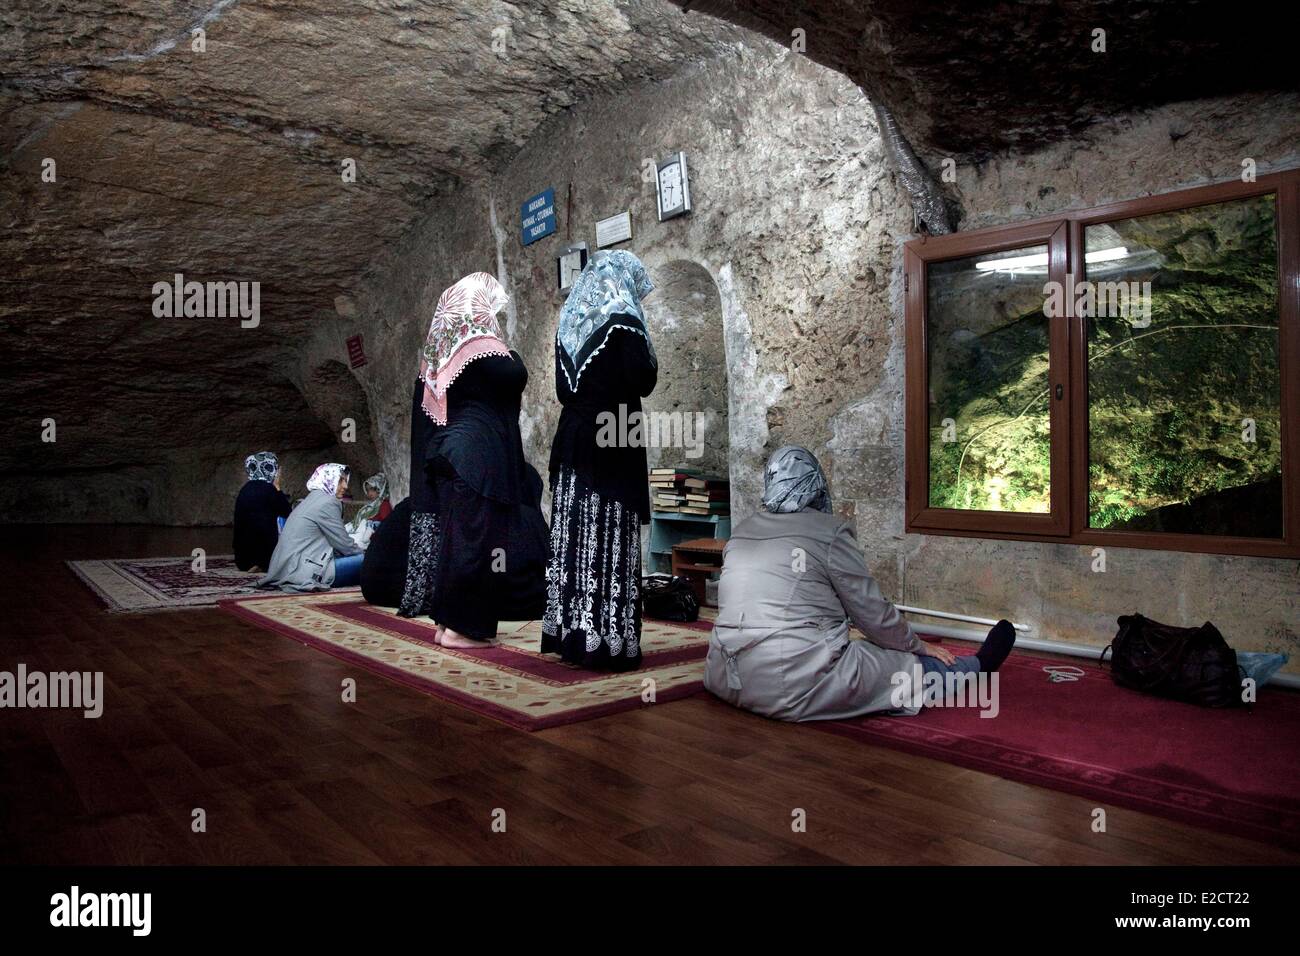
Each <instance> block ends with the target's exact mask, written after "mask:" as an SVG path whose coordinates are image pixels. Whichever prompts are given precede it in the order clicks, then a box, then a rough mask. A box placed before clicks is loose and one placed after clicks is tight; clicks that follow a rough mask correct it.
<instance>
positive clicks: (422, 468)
mask: <svg viewBox="0 0 1300 956" xmlns="http://www.w3.org/2000/svg"><path fill="white" fill-rule="evenodd" d="M507 301H508V296H507V295H506V292H505V289H503V288H502V287H501V284H500V283H499V282H497V280H496V279H495V278H494V277H493V276H491V275H488V274H487V273H486V272H475V273H473V274H471V275H468V276H465V277H464V278H463V279H461V280H460V281H459V282H457V283H456V284H455V285H453V286H452V287H451V288H449V289H447V290H446V291H445V292H443V294H442V296H441V297H440V298H439V300H438V305H437V307H436V308H435V310H434V315H433V322H432V324H431V326H430V328H429V334H428V337H427V339H426V341H425V346H424V351H423V353H422V358H421V363H420V379H419V381H418V382H417V383H416V391H415V396H414V401H413V408H412V410H411V415H412V422H411V523H410V538H409V543H408V562H407V572H406V587H405V589H404V593H403V598H402V603H401V605H400V607H399V612H398V613H399V614H402V615H403V616H407V617H413V616H416V615H418V614H427V615H429V616H430V617H431V618H433V619H434V620H435V621H437V622H438V625H439V627H438V630H437V631H436V634H435V640H436V641H437V642H438V643H439V644H442V645H443V646H446V647H462V648H464V647H479V646H482V645H483V644H484V643H487V642H490V641H492V640H493V639H494V638H495V637H496V632H497V624H498V621H499V614H500V613H501V612H502V610H503V608H504V607H505V606H506V605H507V603H513V602H506V601H503V600H502V597H503V595H502V591H503V589H505V588H506V587H507V581H514V582H515V586H516V590H517V589H518V588H521V587H522V588H523V589H524V590H528V588H527V587H524V585H522V584H520V583H519V582H518V581H517V580H515V579H514V577H513V574H514V572H518V571H520V570H521V568H522V569H524V570H526V569H527V567H528V566H529V565H530V562H529V559H528V556H527V555H526V554H524V553H523V551H522V550H521V549H520V548H517V547H515V542H514V541H513V540H512V537H511V523H512V521H513V519H514V516H515V514H516V512H517V511H518V508H519V505H520V503H521V502H522V501H524V500H525V499H526V498H527V497H528V494H529V481H528V470H527V465H526V463H525V461H524V448H523V440H522V438H521V436H520V433H519V409H520V402H521V398H522V395H523V391H524V387H525V386H526V385H527V384H528V370H527V369H526V368H524V363H523V360H522V359H521V358H520V357H519V354H518V353H517V352H514V351H512V350H511V349H510V347H509V346H508V345H507V344H506V342H505V340H504V338H503V337H502V332H501V325H500V322H499V321H498V319H497V314H498V313H499V312H500V311H501V309H502V308H503V307H504V306H505V304H506V302H507ZM531 566H532V567H533V568H534V569H535V573H534V574H533V575H532V576H533V577H535V578H536V582H535V585H534V586H533V588H532V589H533V590H535V591H536V592H537V594H538V595H540V593H541V581H542V570H541V564H540V562H539V561H537V560H536V559H533V560H532V562H531ZM512 596H513V595H512Z"/></svg>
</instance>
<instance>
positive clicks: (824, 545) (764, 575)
mask: <svg viewBox="0 0 1300 956" xmlns="http://www.w3.org/2000/svg"><path fill="white" fill-rule="evenodd" d="M850 624H852V625H853V626H855V627H856V628H857V629H858V630H859V631H861V632H862V634H863V636H864V637H865V638H866V640H850V639H849V625H850ZM1014 642H1015V630H1014V629H1013V628H1012V626H1011V624H1010V623H1008V622H1007V621H1000V622H998V624H997V625H996V626H995V627H994V628H993V630H992V631H990V632H989V636H988V638H987V639H986V640H985V642H984V645H983V646H982V647H981V648H980V650H979V653H978V654H974V655H971V656H968V657H954V656H953V655H952V654H951V653H949V652H948V651H947V650H945V649H944V648H942V647H939V646H936V645H930V644H927V643H925V642H924V641H922V640H920V639H919V638H918V637H917V636H916V634H915V633H913V631H912V628H911V626H910V625H909V624H908V623H907V622H906V621H905V620H903V616H902V615H901V614H900V613H899V611H898V609H897V608H896V607H894V605H893V604H891V603H890V602H889V601H888V600H886V599H885V598H884V597H883V596H882V595H881V593H880V587H879V586H878V585H877V584H876V581H875V579H874V578H873V577H872V576H871V571H870V570H869V569H868V568H867V563H866V561H865V560H864V559H863V556H862V552H861V551H860V550H859V549H858V545H857V540H856V538H855V537H854V534H853V528H852V525H851V524H850V523H849V522H848V521H846V520H845V519H843V518H841V517H839V516H838V515H835V514H834V513H833V512H832V510H831V498H830V491H829V489H828V488H827V485H826V476H825V475H824V474H823V472H822V468H821V465H820V464H819V463H818V461H817V459H816V457H815V456H814V455H813V453H812V452H810V451H808V449H806V448H800V447H798V446H795V445H787V446H785V447H784V448H779V449H777V450H776V451H775V452H773V453H772V457H771V458H769V459H768V462H767V467H766V469H765V470H764V473H763V510H762V511H760V512H758V513H757V514H755V515H753V516H752V517H750V518H747V519H745V520H744V521H742V522H741V523H740V524H739V525H738V526H737V527H736V528H735V529H733V531H732V533H731V537H730V538H729V539H728V541H727V544H726V547H725V548H724V549H723V552H722V574H721V577H720V578H719V581H718V617H717V620H716V622H715V623H714V628H713V634H712V635H711V637H710V639H709V653H708V658H707V660H706V664H705V673H704V686H705V687H706V688H707V689H708V690H709V691H711V692H712V693H714V694H716V695H717V696H718V697H720V698H722V699H723V700H724V701H726V702H727V703H729V704H733V705H735V706H737V707H742V708H744V709H745V710H752V711H754V712H755V713H758V714H763V715H764V716H767V717H775V718H777V719H779V720H841V719H844V718H848V717H858V716H861V715H863V714H871V713H876V712H891V713H903V714H915V713H917V712H918V711H919V709H920V707H919V704H918V702H919V701H920V700H922V699H923V694H922V690H921V688H919V687H915V686H914V684H915V680H914V679H915V676H916V674H917V673H918V671H920V672H922V673H929V672H931V671H939V672H946V671H957V672H968V673H975V672H978V671H995V670H997V669H998V667H999V666H1000V665H1001V664H1002V661H1003V660H1004V659H1005V658H1006V656H1007V654H1008V653H1010V651H1011V646H1012V644H1013V643H1014ZM897 702H901V704H902V706H899V705H898V703H897Z"/></svg>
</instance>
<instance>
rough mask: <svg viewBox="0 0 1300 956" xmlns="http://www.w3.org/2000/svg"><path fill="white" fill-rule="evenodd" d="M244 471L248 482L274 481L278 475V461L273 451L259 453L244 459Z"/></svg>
mask: <svg viewBox="0 0 1300 956" xmlns="http://www.w3.org/2000/svg"><path fill="white" fill-rule="evenodd" d="M244 471H246V472H248V480H249V481H275V476H276V475H278V474H279V473H280V459H279V458H276V457H275V452H273V451H259V452H257V453H256V454H253V455H249V456H248V457H247V458H245V459H244Z"/></svg>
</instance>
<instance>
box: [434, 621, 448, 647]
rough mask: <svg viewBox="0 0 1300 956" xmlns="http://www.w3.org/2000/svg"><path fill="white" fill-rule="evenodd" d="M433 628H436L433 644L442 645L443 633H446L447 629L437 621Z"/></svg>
mask: <svg viewBox="0 0 1300 956" xmlns="http://www.w3.org/2000/svg"><path fill="white" fill-rule="evenodd" d="M433 627H434V631H433V643H435V644H441V643H442V632H443V631H445V630H446V628H445V627H443V626H442V625H441V624H439V623H438V622H437V621H435V622H434V624H433Z"/></svg>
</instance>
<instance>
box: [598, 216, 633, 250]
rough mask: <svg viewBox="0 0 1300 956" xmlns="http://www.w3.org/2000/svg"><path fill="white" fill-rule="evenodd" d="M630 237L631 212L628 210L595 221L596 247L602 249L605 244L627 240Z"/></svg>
mask: <svg viewBox="0 0 1300 956" xmlns="http://www.w3.org/2000/svg"><path fill="white" fill-rule="evenodd" d="M631 238H632V213H630V212H621V213H619V214H618V215H617V216H610V217H609V218H608V219H602V220H600V222H598V223H596V248H597V249H604V248H605V247H606V246H613V245H617V244H618V243H620V242H627V241H628V240H629V239H631Z"/></svg>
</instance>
